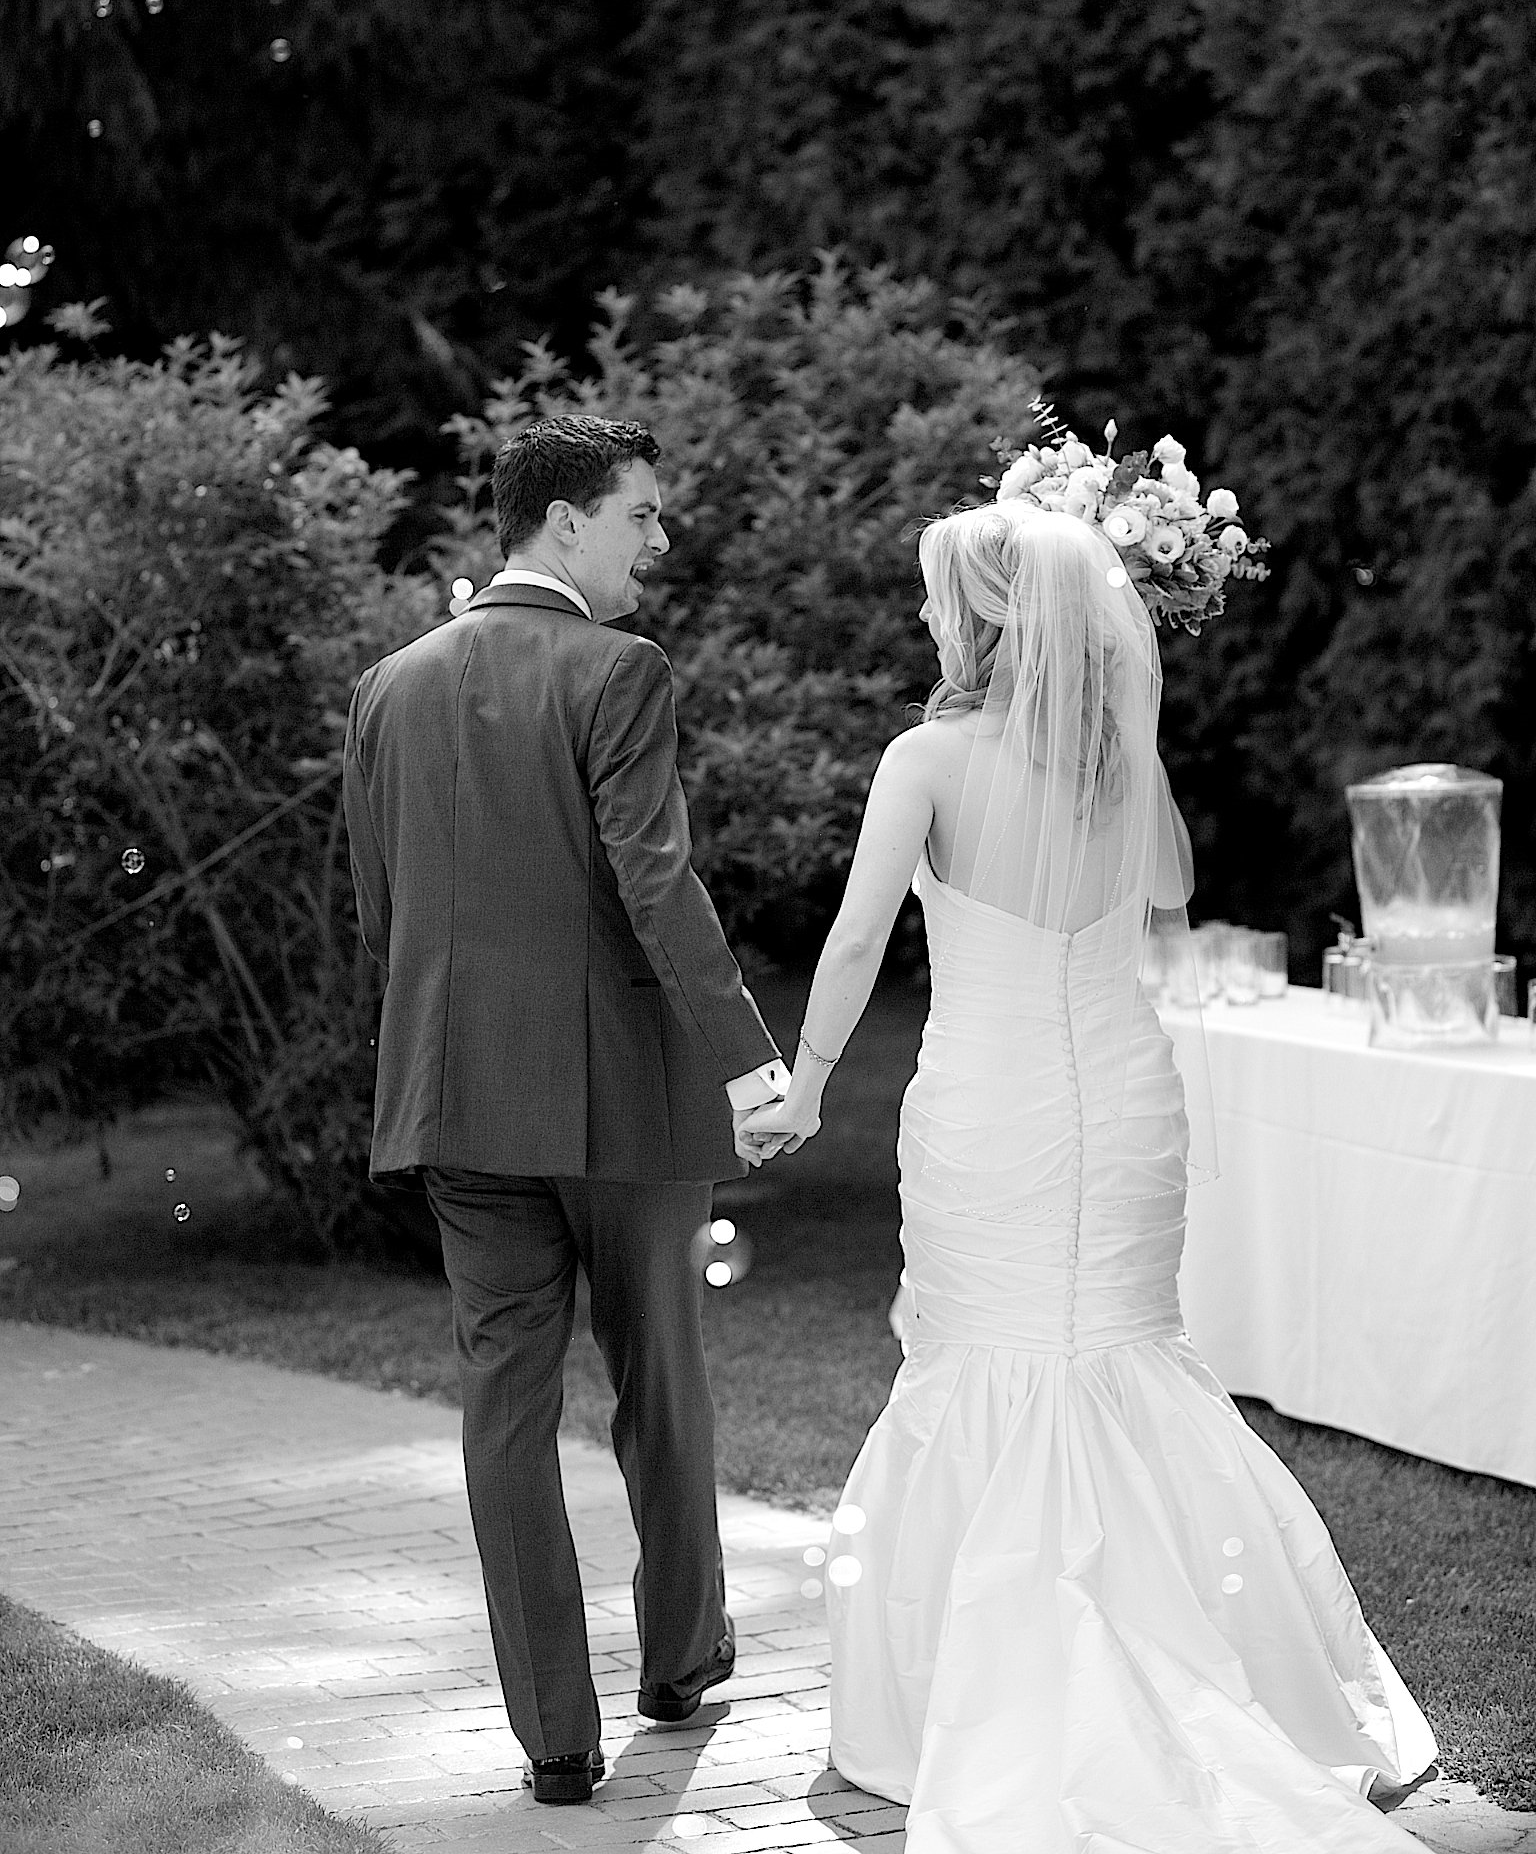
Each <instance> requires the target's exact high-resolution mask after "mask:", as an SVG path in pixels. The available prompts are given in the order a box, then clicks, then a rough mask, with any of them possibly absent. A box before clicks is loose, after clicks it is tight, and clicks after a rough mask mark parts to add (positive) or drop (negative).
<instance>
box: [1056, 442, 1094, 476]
mask: <svg viewBox="0 0 1536 1854" xmlns="http://www.w3.org/2000/svg"><path fill="white" fill-rule="evenodd" d="M1061 461H1062V462H1063V463H1064V464H1065V465H1066V466H1067V468H1068V469H1069V470H1080V469H1081V468H1082V467H1083V465H1084V464H1090V463H1092V462H1093V452H1092V451H1090V450H1089V448H1088V446H1087V445H1086V444H1081V443H1079V442H1078V440H1077V439H1076V438H1068V439H1067V441H1066V443H1065V444H1064V445H1062V447H1061Z"/></svg>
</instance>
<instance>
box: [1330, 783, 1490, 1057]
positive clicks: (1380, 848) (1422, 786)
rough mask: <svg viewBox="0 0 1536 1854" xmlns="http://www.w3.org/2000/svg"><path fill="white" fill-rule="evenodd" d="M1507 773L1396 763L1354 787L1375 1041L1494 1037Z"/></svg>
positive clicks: (1400, 1045)
mask: <svg viewBox="0 0 1536 1854" xmlns="http://www.w3.org/2000/svg"><path fill="white" fill-rule="evenodd" d="M1503 792H1504V785H1503V781H1502V780H1499V779H1494V778H1491V777H1490V776H1489V775H1488V774H1487V773H1480V772H1473V771H1471V770H1469V769H1468V768H1467V767H1464V766H1452V765H1448V764H1441V763H1434V764H1426V765H1420V766H1399V767H1396V768H1394V769H1393V770H1392V771H1391V772H1385V773H1380V774H1378V775H1377V777H1376V778H1374V779H1367V780H1364V781H1363V782H1362V783H1361V784H1359V785H1351V786H1349V787H1347V788H1346V793H1345V796H1346V797H1347V798H1348V800H1349V813H1350V821H1351V825H1352V838H1353V848H1354V858H1355V882H1356V885H1357V886H1358V888H1359V891H1360V911H1361V915H1362V918H1363V925H1364V928H1365V932H1366V934H1367V935H1368V936H1369V938H1370V940H1371V943H1372V954H1371V960H1370V968H1369V972H1370V993H1371V997H1370V1007H1371V1033H1370V1040H1371V1042H1372V1043H1374V1044H1379V1045H1381V1046H1382V1047H1384V1048H1388V1049H1423V1048H1439V1047H1443V1046H1444V1045H1446V1044H1452V1043H1481V1042H1490V1041H1493V1040H1494V1039H1495V1038H1496V1037H1497V1035H1498V1012H1497V1008H1496V1006H1495V1003H1494V986H1493V934H1494V917H1495V915H1496V913H1497V911H1498V901H1499V803H1500V800H1501V798H1502V797H1503Z"/></svg>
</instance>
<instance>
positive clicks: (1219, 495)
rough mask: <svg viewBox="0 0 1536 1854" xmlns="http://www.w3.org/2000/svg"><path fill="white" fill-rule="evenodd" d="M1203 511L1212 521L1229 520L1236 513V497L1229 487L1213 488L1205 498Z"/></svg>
mask: <svg viewBox="0 0 1536 1854" xmlns="http://www.w3.org/2000/svg"><path fill="white" fill-rule="evenodd" d="M1205 512H1206V514H1207V515H1209V516H1210V518H1211V519H1212V521H1231V520H1232V518H1233V517H1234V516H1235V515H1236V514H1237V497H1236V496H1234V495H1233V493H1232V491H1231V490H1230V489H1213V490H1212V491H1211V493H1210V494H1209V495H1208V496H1207V497H1206V499H1205Z"/></svg>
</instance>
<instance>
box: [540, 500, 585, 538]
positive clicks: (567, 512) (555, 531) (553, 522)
mask: <svg viewBox="0 0 1536 1854" xmlns="http://www.w3.org/2000/svg"><path fill="white" fill-rule="evenodd" d="M544 531H545V533H546V534H548V535H549V537H550V538H551V539H552V540H555V541H558V542H559V543H560V545H561V546H562V547H573V546H575V544H576V542H577V541H578V540H579V539H580V535H579V533H578V531H577V527H576V505H575V503H573V502H567V501H565V500H564V498H563V497H562V498H561V499H560V500H559V501H556V502H551V503H550V505H549V507H548V508H547V509H545V511H544Z"/></svg>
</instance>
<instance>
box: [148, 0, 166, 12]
mask: <svg viewBox="0 0 1536 1854" xmlns="http://www.w3.org/2000/svg"><path fill="white" fill-rule="evenodd" d="M164 5H165V0H144V11H145V12H146V13H158V12H159V11H160V9H161V8H162V7H163V6H164Z"/></svg>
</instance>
